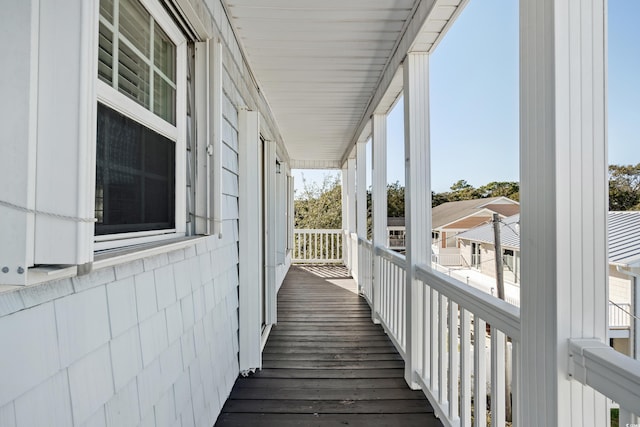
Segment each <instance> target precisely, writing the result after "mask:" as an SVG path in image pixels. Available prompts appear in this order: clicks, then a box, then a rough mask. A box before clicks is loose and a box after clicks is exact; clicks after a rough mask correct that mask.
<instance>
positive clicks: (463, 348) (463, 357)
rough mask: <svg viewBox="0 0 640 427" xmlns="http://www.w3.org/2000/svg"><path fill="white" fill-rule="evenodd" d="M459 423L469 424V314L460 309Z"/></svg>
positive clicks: (462, 424)
mask: <svg viewBox="0 0 640 427" xmlns="http://www.w3.org/2000/svg"><path fill="white" fill-rule="evenodd" d="M460 425H461V426H470V425H471V316H470V315H469V312H468V311H467V310H465V309H464V308H461V309H460Z"/></svg>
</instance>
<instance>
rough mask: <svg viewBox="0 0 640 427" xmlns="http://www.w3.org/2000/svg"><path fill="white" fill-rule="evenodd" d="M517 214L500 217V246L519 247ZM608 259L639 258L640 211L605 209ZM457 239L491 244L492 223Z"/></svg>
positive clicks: (625, 262) (621, 261)
mask: <svg viewBox="0 0 640 427" xmlns="http://www.w3.org/2000/svg"><path fill="white" fill-rule="evenodd" d="M519 221H520V215H514V216H511V217H509V218H505V219H503V220H502V223H501V228H500V238H501V242H502V246H503V247H508V248H515V249H519V248H520V235H519V225H518V223H519ZM607 227H608V229H609V238H608V242H609V262H610V263H611V264H617V265H621V266H627V265H630V264H633V263H634V262H637V261H638V259H640V211H626V212H609V214H608V217H607ZM457 237H458V238H460V239H465V240H472V241H476V242H481V243H488V244H491V245H493V243H494V240H493V226H492V225H491V224H486V225H481V226H479V227H476V228H473V229H471V230H468V231H465V232H463V233H460V234H458V235H457Z"/></svg>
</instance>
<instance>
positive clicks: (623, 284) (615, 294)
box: [609, 264, 631, 303]
mask: <svg viewBox="0 0 640 427" xmlns="http://www.w3.org/2000/svg"><path fill="white" fill-rule="evenodd" d="M609 299H610V300H611V301H613V302H616V303H630V302H631V280H630V278H629V276H627V275H624V274H622V273H620V272H619V271H618V270H617V269H616V267H615V265H611V264H609Z"/></svg>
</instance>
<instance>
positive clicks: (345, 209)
mask: <svg viewBox="0 0 640 427" xmlns="http://www.w3.org/2000/svg"><path fill="white" fill-rule="evenodd" d="M340 178H341V179H342V186H341V187H342V231H343V233H342V261H343V262H344V265H345V266H346V267H347V269H348V270H350V269H351V258H350V256H349V254H350V251H349V239H347V236H346V232H347V231H348V230H349V195H348V194H347V193H348V191H349V169H348V167H347V163H345V165H344V167H343V168H342V172H341V174H340Z"/></svg>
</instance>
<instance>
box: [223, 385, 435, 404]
mask: <svg viewBox="0 0 640 427" xmlns="http://www.w3.org/2000/svg"><path fill="white" fill-rule="evenodd" d="M230 399H235V400H241V399H254V400H288V401H296V400H314V401H320V400H327V401H331V400H410V399H418V400H422V401H424V394H422V392H421V391H414V390H411V389H409V388H407V387H405V388H366V389H351V388H343V389H339V388H333V389H300V388H278V389H273V390H270V389H264V388H253V387H252V388H247V387H245V388H239V389H237V390H236V389H234V391H233V392H232V393H231V397H230Z"/></svg>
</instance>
